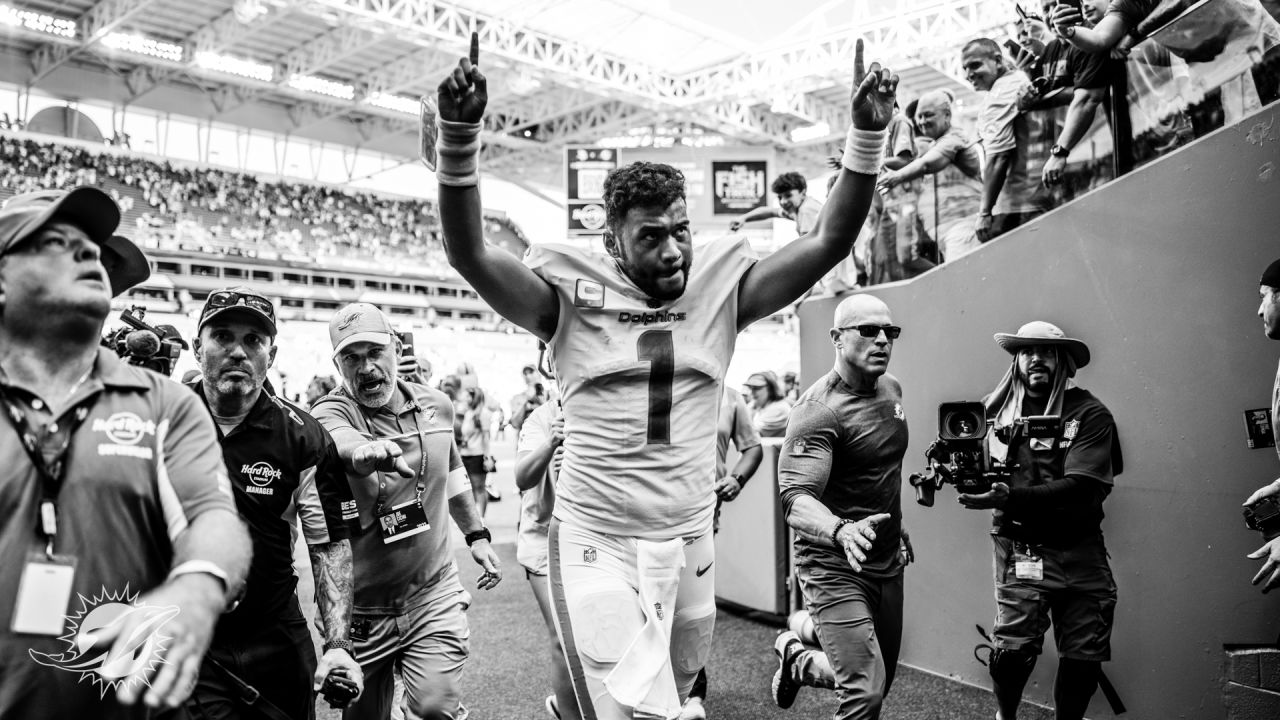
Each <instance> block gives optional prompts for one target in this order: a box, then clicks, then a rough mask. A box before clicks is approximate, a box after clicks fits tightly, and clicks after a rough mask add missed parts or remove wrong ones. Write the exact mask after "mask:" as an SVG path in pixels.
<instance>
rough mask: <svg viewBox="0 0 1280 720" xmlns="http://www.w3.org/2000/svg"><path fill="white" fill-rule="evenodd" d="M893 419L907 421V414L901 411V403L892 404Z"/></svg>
mask: <svg viewBox="0 0 1280 720" xmlns="http://www.w3.org/2000/svg"><path fill="white" fill-rule="evenodd" d="M893 419H894V420H906V419H907V412H906V411H905V410H903V409H902V403H894V404H893Z"/></svg>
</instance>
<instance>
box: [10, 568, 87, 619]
mask: <svg viewBox="0 0 1280 720" xmlns="http://www.w3.org/2000/svg"><path fill="white" fill-rule="evenodd" d="M75 578H76V561H75V558H73V557H67V556H64V555H54V556H53V557H50V556H48V555H45V554H44V553H42V552H35V553H30V554H29V555H28V556H27V564H26V565H25V566H24V567H23V568H22V578H21V579H20V580H19V581H18V596H17V601H16V602H14V604H13V623H12V626H11V628H12V630H13V632H15V633H26V634H29V635H52V636H55V637H56V636H58V635H61V634H62V628H63V625H65V624H66V621H67V603H69V602H70V601H71V587H72V584H73V583H74V582H75Z"/></svg>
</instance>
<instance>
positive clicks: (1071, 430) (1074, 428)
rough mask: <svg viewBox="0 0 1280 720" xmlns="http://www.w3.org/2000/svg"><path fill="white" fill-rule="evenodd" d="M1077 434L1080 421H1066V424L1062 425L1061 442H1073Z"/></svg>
mask: <svg viewBox="0 0 1280 720" xmlns="http://www.w3.org/2000/svg"><path fill="white" fill-rule="evenodd" d="M1078 432H1080V421H1079V420H1068V421H1067V424H1066V425H1064V426H1063V428H1062V439H1063V440H1075V439H1076V433H1078Z"/></svg>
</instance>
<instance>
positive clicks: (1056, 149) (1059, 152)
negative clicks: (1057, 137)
mask: <svg viewBox="0 0 1280 720" xmlns="http://www.w3.org/2000/svg"><path fill="white" fill-rule="evenodd" d="M1041 147H1043V146H1041ZM1049 154H1050V155H1052V156H1054V157H1056V158H1064V157H1066V156H1068V155H1070V154H1071V151H1070V150H1068V149H1066V148H1064V147H1062V146H1061V145H1054V146H1053V147H1051V148H1049Z"/></svg>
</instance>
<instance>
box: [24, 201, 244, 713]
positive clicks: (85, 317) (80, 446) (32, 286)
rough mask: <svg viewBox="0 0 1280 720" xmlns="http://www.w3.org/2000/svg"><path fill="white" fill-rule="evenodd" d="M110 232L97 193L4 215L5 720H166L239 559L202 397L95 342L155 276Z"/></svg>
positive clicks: (239, 573)
mask: <svg viewBox="0 0 1280 720" xmlns="http://www.w3.org/2000/svg"><path fill="white" fill-rule="evenodd" d="M119 223H120V209H119V208H118V207H117V206H116V204H115V202H114V201H113V200H112V199H111V197H110V196H108V195H106V194H105V193H103V192H102V191H100V190H97V189H95V188H89V187H81V188H76V189H74V190H70V191H66V192H63V191H42V192H34V193H26V194H22V195H18V196H17V197H14V198H11V199H10V200H9V202H8V203H7V204H5V205H4V207H3V208H2V209H0V467H4V468H5V470H4V472H2V473H0V517H3V518H4V520H3V521H0V717H3V718H23V719H24V720H46V719H49V720H53V719H54V718H73V717H74V718H82V717H83V718H90V717H91V718H100V719H102V720H124V719H126V718H148V717H151V718H155V717H164V716H165V715H164V714H163V711H162V710H160V708H161V707H162V706H163V707H166V708H176V707H178V706H179V705H181V704H182V701H183V700H185V699H186V697H187V695H188V693H190V692H191V688H192V686H193V685H194V684H195V679H196V674H197V671H198V668H199V666H200V660H201V658H202V657H203V656H204V654H205V649H206V648H207V647H208V644H209V636H210V634H211V633H212V632H213V627H214V623H215V622H216V620H217V618H218V616H219V614H220V613H221V612H222V611H223V609H224V608H225V607H226V606H227V604H228V602H229V599H230V598H232V597H235V596H236V594H237V593H238V592H239V590H240V588H241V587H242V586H243V582H244V577H245V571H246V568H247V567H248V565H249V552H250V548H249V538H248V536H247V534H246V533H245V531H244V528H243V526H242V525H241V523H240V519H239V518H238V517H237V516H236V510H235V505H234V503H233V501H232V499H231V493H230V490H229V489H228V486H227V475H226V470H225V469H224V466H223V462H222V456H221V454H220V453H219V452H218V445H217V439H216V437H215V435H214V427H213V423H212V422H210V420H209V418H208V415H207V414H206V413H205V412H204V411H203V410H201V408H200V404H199V401H198V400H197V399H196V398H194V397H192V396H191V394H190V393H189V392H187V391H185V390H183V389H182V388H180V387H178V386H177V385H175V384H174V383H172V382H170V381H169V380H168V379H166V378H162V377H160V376H159V375H157V374H155V373H152V372H148V371H146V370H143V369H141V368H137V367H131V366H129V365H126V364H125V363H123V362H121V361H120V360H119V358H117V357H116V355H115V353H113V352H111V351H110V350H108V349H106V348H103V347H100V345H99V339H100V335H101V332H102V326H103V322H104V321H105V320H106V318H107V315H108V313H109V312H110V310H111V298H112V297H114V296H118V295H120V294H122V293H123V292H124V291H125V290H127V289H128V288H130V287H132V286H133V285H136V284H137V283H139V282H141V281H142V280H144V279H146V278H147V276H148V275H149V273H150V270H149V269H148V267H147V260H146V258H145V257H144V256H143V255H142V253H141V252H140V251H139V250H138V248H137V247H136V246H134V245H133V243H131V242H129V241H127V240H124V239H123V238H113V237H112V235H111V233H112V232H114V231H115V229H116V227H117V225H119ZM24 578H29V579H30V582H28V580H27V579H24ZM138 593H141V595H138ZM77 598H78V599H77ZM77 613H86V614H88V615H93V616H94V620H95V624H93V625H89V624H88V623H87V622H85V621H87V620H88V617H87V616H86V615H80V616H77ZM68 616H71V617H72V618H75V619H78V620H81V622H78V623H77V622H76V621H75V620H68ZM104 616H108V618H109V619H111V620H114V622H109V623H103V620H104ZM86 625H89V626H88V627H86ZM64 631H65V632H64ZM161 635H163V636H165V637H167V638H168V640H167V641H161V640H159V638H160V637H161ZM122 659H125V660H124V661H123V662H122ZM131 660H140V662H139V663H134V662H131ZM121 671H123V672H124V673H125V674H123V675H121ZM90 679H91V680H92V682H89V681H87V680H90ZM139 700H142V702H138V701H139ZM135 703H136V704H135ZM130 705H132V707H129V706H130Z"/></svg>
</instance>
